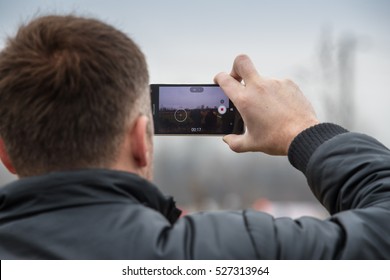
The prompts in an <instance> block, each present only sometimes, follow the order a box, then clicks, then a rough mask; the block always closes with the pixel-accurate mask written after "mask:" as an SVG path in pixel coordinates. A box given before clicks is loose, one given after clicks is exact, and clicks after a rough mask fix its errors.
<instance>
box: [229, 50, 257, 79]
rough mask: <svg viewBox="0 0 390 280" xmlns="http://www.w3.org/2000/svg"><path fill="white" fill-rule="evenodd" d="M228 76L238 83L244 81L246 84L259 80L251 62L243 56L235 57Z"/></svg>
mask: <svg viewBox="0 0 390 280" xmlns="http://www.w3.org/2000/svg"><path fill="white" fill-rule="evenodd" d="M230 75H231V76H232V77H233V78H235V79H236V80H238V81H240V82H241V80H244V81H245V83H246V84H247V83H248V82H250V81H253V80H256V79H259V78H260V75H259V73H257V70H256V68H255V66H254V65H253V63H252V60H251V59H250V58H249V57H248V56H247V55H245V54H241V55H239V56H237V57H236V59H235V60H234V63H233V69H232V72H231V73H230Z"/></svg>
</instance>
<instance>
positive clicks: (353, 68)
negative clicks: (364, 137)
mask: <svg viewBox="0 0 390 280" xmlns="http://www.w3.org/2000/svg"><path fill="white" fill-rule="evenodd" d="M49 13H57V14H65V13H75V14H78V15H83V16H89V17H97V18H99V19H101V20H104V21H106V22H108V23H110V24H112V25H114V26H116V27H117V28H119V29H121V30H122V31H124V32H125V33H127V34H128V35H129V36H130V37H131V38H132V39H134V40H135V41H136V42H137V43H138V45H139V46H140V47H141V49H142V50H143V51H144V53H145V54H146V57H147V60H148V65H149V70H150V75H151V83H212V81H213V77H214V75H215V74H217V73H218V72H221V71H230V69H231V65H232V62H233V60H234V58H235V56H236V55H238V54H240V53H246V54H248V55H249V56H250V57H251V58H252V59H253V61H254V63H255V65H256V66H257V67H258V70H259V72H260V73H261V74H262V75H264V76H267V77H276V78H290V79H293V80H294V81H295V82H296V83H298V84H299V86H300V87H301V89H302V91H303V92H304V93H305V95H306V96H307V97H308V98H309V99H310V100H311V102H312V103H313V106H314V107H315V109H316V111H317V113H318V116H319V118H320V120H321V121H330V122H336V123H339V124H341V125H343V126H345V127H346V128H348V129H350V130H353V131H359V132H363V133H368V134H370V135H372V136H374V137H376V138H378V139H379V140H380V141H382V142H383V143H384V144H385V145H387V146H390V132H389V129H388V124H387V121H389V120H390V110H389V101H390V97H389V96H390V90H389V86H390V82H389V81H390V75H389V74H390V30H389V29H390V16H389V14H390V1H387V0H370V1H366V0H343V1H342V0H328V1H319V0H296V1H288V0H285V1H282V0H272V1H271V0H241V1H236V0H234V1H233V0H196V1H194V0H192V1H189V0H187V1H186V0H164V1H156V0H142V1H140V0H138V1H132V0H122V1H116V0H111V1H101V0H96V1H92V0H84V1H83V0H77V1H76V0H67V1H62V0H61V1H57V0H34V1H21V0H12V1H6V0H0V49H1V48H3V47H4V45H5V41H6V38H7V36H12V35H13V34H14V33H15V31H16V30H17V28H18V26H19V25H20V24H21V23H23V22H26V21H28V20H30V19H32V18H33V17H35V16H39V15H45V14H49ZM0 106H1V104H0ZM15 179H16V178H15V177H13V176H11V175H9V174H8V173H7V172H6V171H5V170H4V168H3V166H1V167H0V185H4V184H5V183H7V182H10V181H12V180H15ZM155 182H156V184H157V185H158V186H159V187H160V188H161V190H162V191H163V192H164V193H167V194H171V195H174V196H175V198H176V200H177V203H178V205H179V206H180V207H181V208H183V209H184V210H185V212H193V211H201V210H220V209H233V210H234V209H242V208H255V209H259V210H263V211H266V212H269V213H271V214H273V215H275V216H291V217H299V216H302V215H313V216H316V217H325V216H326V215H327V213H326V211H325V210H324V209H323V208H322V206H321V205H319V204H318V202H317V201H316V200H315V198H314V196H313V195H312V193H311V192H310V190H309V188H308V187H307V184H306V181H305V178H304V176H303V175H302V174H301V173H300V172H299V171H297V170H295V169H294V168H292V167H291V166H290V165H289V163H288V159H287V158H285V157H270V156H267V155H263V154H259V153H246V154H235V153H233V152H231V151H230V150H229V148H228V147H227V146H226V145H225V144H224V143H223V142H222V139H221V137H200V136H196V137H195V136H186V137H167V136H159V137H155Z"/></svg>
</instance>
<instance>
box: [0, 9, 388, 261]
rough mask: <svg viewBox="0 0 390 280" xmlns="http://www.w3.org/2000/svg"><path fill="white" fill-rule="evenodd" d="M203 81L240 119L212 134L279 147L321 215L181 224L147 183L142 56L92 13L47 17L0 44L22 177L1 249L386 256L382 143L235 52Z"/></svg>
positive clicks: (238, 216)
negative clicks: (350, 128) (323, 116)
mask: <svg viewBox="0 0 390 280" xmlns="http://www.w3.org/2000/svg"><path fill="white" fill-rule="evenodd" d="M241 81H243V82H244V83H241ZM215 82H216V83H218V84H219V85H220V86H221V87H222V89H223V90H224V91H225V92H226V94H227V95H228V96H229V98H230V99H231V100H232V101H233V102H234V103H235V105H236V106H237V108H238V110H239V111H240V112H241V114H242V117H243V119H244V122H245V124H246V128H247V129H246V131H245V134H243V135H227V136H225V137H224V141H225V142H226V143H227V144H228V145H229V146H230V148H231V149H232V150H233V151H236V152H246V151H258V152H264V153H268V154H272V155H287V154H288V156H289V159H290V161H291V163H292V165H293V166H295V167H296V168H298V169H299V170H301V171H302V172H303V173H304V174H305V176H306V177H307V180H308V183H309V186H310V187H311V189H312V191H313V192H314V194H315V195H316V197H317V198H318V199H319V200H320V201H321V202H322V203H323V204H324V206H325V207H326V208H327V209H328V210H329V212H330V214H331V217H330V218H329V219H327V220H324V221H321V220H318V219H314V218H300V219H297V220H292V219H287V218H280V219H275V218H273V217H272V216H270V215H268V214H265V213H261V212H256V211H253V210H245V211H241V212H219V213H199V214H193V215H187V216H185V217H183V218H180V219H179V218H178V217H179V214H180V211H179V210H178V209H177V208H176V207H175V204H174V202H173V200H172V198H169V197H165V196H164V195H162V194H161V193H160V192H159V191H158V189H157V188H156V187H155V186H154V185H153V184H152V183H151V180H152V162H153V159H152V155H153V144H152V135H153V126H152V119H151V113H150V101H149V94H148V72H147V67H146V63H145V59H144V56H143V54H142V53H141V51H140V50H139V49H138V47H137V46H136V45H135V44H134V43H133V42H132V41H131V40H130V39H129V38H128V37H127V36H125V35H124V34H123V33H121V32H120V31H118V30H116V29H114V28H113V27H111V26H109V25H106V24H104V23H102V22H99V21H97V20H93V19H85V18H79V17H74V16H47V17H41V18H38V19H35V20H33V21H32V22H30V23H29V24H27V25H25V26H22V27H21V28H20V29H19V31H18V33H17V34H16V36H15V37H14V38H11V39H9V41H8V43H7V45H6V47H5V48H4V49H3V50H2V52H1V53H0V104H1V105H0V135H1V142H0V151H1V152H0V155H1V159H2V162H3V163H4V165H5V166H6V167H7V168H8V169H9V170H10V171H11V172H13V173H16V174H17V175H18V176H19V177H20V180H17V181H16V182H14V183H11V184H9V185H8V186H5V187H4V188H2V189H1V191H0V258H1V259H19V258H22V259H62V258H65V259H346V258H347V259H360V258H369V259H386V258H390V223H389V217H390V151H389V150H388V149H387V148H385V147H384V146H383V145H382V144H380V143H379V142H377V141H376V140H375V139H372V138H370V137H368V136H365V135H361V134H356V133H350V132H347V131H346V130H345V129H343V128H341V127H339V126H337V125H333V124H326V123H323V124H320V123H319V121H318V120H317V118H316V115H315V113H314V111H313V109H312V107H311V105H310V103H309V102H308V101H307V100H306V99H305V97H304V96H303V94H302V93H301V91H300V90H299V88H298V87H297V86H296V85H295V84H294V83H293V82H291V81H288V80H272V79H266V78H264V77H262V76H260V75H259V74H258V73H257V71H256V69H255V68H254V66H253V64H252V62H251V60H250V59H249V58H248V57H247V56H245V55H241V56H238V57H237V58H236V60H235V61H234V65H233V70H232V72H231V74H230V75H229V74H226V73H220V74H218V75H217V76H216V77H215ZM183 187H185V186H183ZM286 187H288V186H286Z"/></svg>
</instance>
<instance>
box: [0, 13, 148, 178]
mask: <svg viewBox="0 0 390 280" xmlns="http://www.w3.org/2000/svg"><path fill="white" fill-rule="evenodd" d="M148 83H149V77H148V71H147V66H146V62H145V58H144V55H143V54H142V52H141V51H140V49H139V48H138V47H137V45H136V44H135V43H134V42H133V41H132V40H131V39H130V38H129V37H127V36H126V35H125V34H124V33H122V32H120V31H118V30H117V29H115V28H114V27H112V26H110V25H107V24H105V23H103V22H101V21H98V20H96V19H88V18H82V17H77V16H73V15H66V16H44V17H40V18H37V19H35V20H33V21H31V22H30V23H28V24H27V25H23V26H21V27H20V28H19V30H18V32H17V34H16V36H15V37H14V38H9V39H8V41H7V44H6V46H5V48H4V49H3V50H2V51H1V53H0V136H1V138H2V139H3V140H4V143H5V145H6V149H7V151H8V154H9V156H10V158H11V161H12V163H13V165H14V167H15V168H16V171H17V172H18V174H19V175H20V176H31V175H37V174H42V173H47V172H50V171H57V170H64V169H74V168H86V167H106V166H107V164H109V163H110V162H112V161H113V160H114V158H115V156H116V155H117V153H118V152H119V151H118V145H119V143H120V141H121V140H122V139H123V138H122V137H123V134H124V129H125V126H126V122H127V121H128V120H129V116H130V115H131V114H132V113H134V112H136V113H137V114H139V111H140V110H141V109H140V107H139V100H141V99H143V100H148V98H149V97H146V96H148V94H147V93H148V91H147V87H148ZM146 102H147V101H146ZM137 104H138V105H137ZM143 104H145V102H143ZM148 105H149V104H148ZM149 106H150V105H149ZM143 107H144V108H145V106H143Z"/></svg>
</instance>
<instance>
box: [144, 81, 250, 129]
mask: <svg viewBox="0 0 390 280" xmlns="http://www.w3.org/2000/svg"><path fill="white" fill-rule="evenodd" d="M151 94H152V112H153V121H154V128H155V134H166V135H170V134H176V135H180V134H181V135H188V134H204V135H224V134H230V133H235V134H241V133H242V132H243V128H244V125H243V122H242V118H241V116H240V114H239V113H238V111H237V109H236V108H235V107H234V105H233V103H232V102H231V101H230V100H229V98H228V97H227V96H226V95H225V93H224V92H223V91H222V89H221V88H220V87H219V86H218V85H199V84H196V85H195V84H192V85H178V84H174V85H172V84H171V85H168V84H152V85H151Z"/></svg>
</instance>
